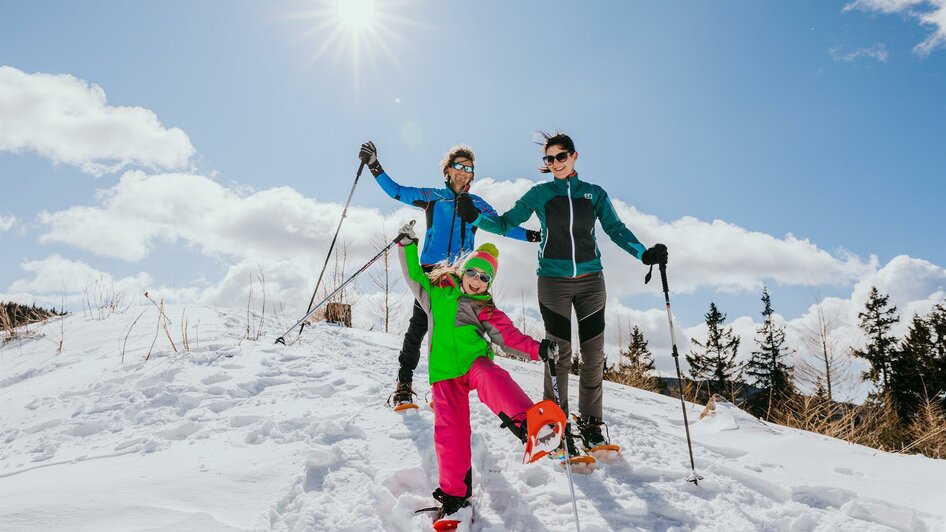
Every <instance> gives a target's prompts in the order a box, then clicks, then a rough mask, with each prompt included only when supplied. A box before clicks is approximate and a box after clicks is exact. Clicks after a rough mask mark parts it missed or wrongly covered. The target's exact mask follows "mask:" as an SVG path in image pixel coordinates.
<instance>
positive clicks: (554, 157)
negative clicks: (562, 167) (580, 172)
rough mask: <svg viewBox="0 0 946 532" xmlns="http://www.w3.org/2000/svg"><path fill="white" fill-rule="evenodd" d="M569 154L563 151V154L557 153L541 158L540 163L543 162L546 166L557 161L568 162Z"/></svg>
mask: <svg viewBox="0 0 946 532" xmlns="http://www.w3.org/2000/svg"><path fill="white" fill-rule="evenodd" d="M571 154H572V152H570V151H563V152H561V153H557V154H555V155H546V156H545V157H542V162H544V163H545V164H546V166H548V165H550V164H552V163H553V162H555V161H558V162H560V163H564V162H565V161H567V160H568V156H569V155H571Z"/></svg>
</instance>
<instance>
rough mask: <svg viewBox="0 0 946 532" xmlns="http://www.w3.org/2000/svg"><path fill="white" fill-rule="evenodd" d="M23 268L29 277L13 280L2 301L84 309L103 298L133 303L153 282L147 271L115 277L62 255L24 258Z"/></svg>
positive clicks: (21, 266) (2, 295) (2, 296)
mask: <svg viewBox="0 0 946 532" xmlns="http://www.w3.org/2000/svg"><path fill="white" fill-rule="evenodd" d="M20 268H21V269H22V270H23V271H24V272H26V273H27V274H28V276H29V277H28V278H26V279H20V280H17V281H14V282H13V283H12V284H11V285H10V287H9V293H6V294H0V300H3V301H16V302H20V303H24V304H30V303H33V302H35V303H37V304H39V305H42V306H50V307H57V308H58V307H60V306H62V305H63V304H64V305H65V307H66V308H82V307H85V306H86V304H87V303H88V302H89V301H90V300H92V301H94V300H101V299H103V298H120V299H122V300H123V301H125V302H126V303H131V302H132V301H137V295H139V294H142V293H144V290H145V289H146V288H147V287H148V285H150V284H151V283H152V279H151V276H150V275H149V274H147V273H144V272H142V273H139V274H138V275H136V276H134V277H124V278H121V279H116V278H114V277H113V276H112V274H110V273H107V272H104V271H101V270H98V269H96V268H93V267H92V266H89V265H88V264H86V263H84V262H80V261H74V260H70V259H66V258H63V257H61V256H60V255H50V256H48V257H46V258H45V259H42V260H35V261H24V262H23V263H21V264H20Z"/></svg>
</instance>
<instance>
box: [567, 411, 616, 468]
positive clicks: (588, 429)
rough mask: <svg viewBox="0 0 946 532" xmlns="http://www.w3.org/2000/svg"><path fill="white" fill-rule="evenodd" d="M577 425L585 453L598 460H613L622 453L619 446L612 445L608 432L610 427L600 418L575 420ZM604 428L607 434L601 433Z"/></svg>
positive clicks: (591, 417)
mask: <svg viewBox="0 0 946 532" xmlns="http://www.w3.org/2000/svg"><path fill="white" fill-rule="evenodd" d="M575 425H576V426H577V427H578V435H579V437H580V438H581V442H582V445H584V448H585V452H587V453H588V454H590V455H592V456H595V457H596V458H613V457H614V456H615V455H616V454H617V453H618V452H620V451H621V447H620V446H619V445H613V444H612V443H611V436H610V433H609V432H608V426H607V425H606V424H605V423H604V422H603V421H601V419H600V418H596V417H593V416H589V417H582V418H578V417H576V418H575ZM602 427H604V430H605V433H604V434H602V433H601V428H602Z"/></svg>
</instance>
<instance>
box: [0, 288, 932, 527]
mask: <svg viewBox="0 0 946 532" xmlns="http://www.w3.org/2000/svg"><path fill="white" fill-rule="evenodd" d="M184 310H185V309H184V308H182V307H171V308H169V309H168V310H167V312H168V317H169V318H170V321H171V325H170V326H169V332H170V334H171V336H172V337H173V338H174V341H175V343H176V346H177V348H178V350H182V345H181V344H182V340H183V338H182V336H183V334H182V333H181V323H182V322H183V319H182V314H183V312H184ZM142 311H144V314H143V315H142V316H141V317H140V319H139V320H138V322H137V323H136V324H135V325H134V327H131V326H132V322H134V320H135V319H136V318H137V317H138V315H139V314H140V313H141V312H142ZM186 316H187V318H186V319H187V323H188V329H189V334H188V336H189V343H190V351H189V352H179V353H174V352H173V351H172V349H171V346H170V343H169V342H168V339H167V336H166V333H165V331H164V330H163V329H162V330H160V331H158V334H157V341H156V343H155V345H154V348H153V349H154V353H153V354H152V356H151V360H148V361H144V360H143V359H144V357H145V355H146V354H147V353H148V351H149V349H151V345H152V342H154V341H155V336H156V324H157V313H156V309H155V308H154V307H152V308H150V309H146V308H144V307H142V308H140V309H130V310H129V311H128V312H126V313H124V314H119V315H112V316H111V317H109V318H107V319H105V320H92V319H90V318H87V317H83V316H82V315H72V316H69V317H67V318H66V319H65V322H64V324H62V326H60V324H59V323H58V322H52V323H49V324H46V325H42V326H31V330H32V331H33V332H37V333H39V334H38V335H35V336H32V337H28V338H25V339H18V340H14V341H11V342H7V343H5V344H3V346H2V348H0V371H2V372H0V442H2V446H0V529H2V530H4V531H6V530H10V531H30V530H57V531H77V530H89V531H95V532H104V531H112V530H115V531H152V530H174V531H182V530H194V531H222V530H245V529H248V530H281V531H290V530H291V531H323V530H352V531H365V530H428V529H430V518H429V516H428V515H426V514H422V515H418V516H415V515H414V514H413V512H414V510H416V509H418V508H421V507H424V506H429V505H431V504H433V500H432V499H431V497H430V493H431V492H432V491H433V490H434V489H435V488H436V487H437V484H436V479H437V463H436V457H435V454H434V450H433V416H434V413H433V411H431V410H430V409H429V408H423V409H421V410H420V411H414V412H410V413H407V414H397V413H394V412H392V411H390V410H389V409H388V408H387V407H386V406H385V404H384V403H385V399H386V398H387V396H388V394H389V392H390V391H391V388H392V381H393V379H394V375H395V367H396V364H397V352H398V349H399V347H400V341H401V339H400V337H398V336H394V335H387V334H382V333H372V332H365V331H361V330H352V329H343V328H338V327H334V326H329V325H317V326H314V327H312V328H309V329H308V330H307V331H306V333H305V335H304V336H303V340H302V343H301V344H300V345H293V346H289V347H284V346H280V345H274V344H273V340H274V338H275V337H276V336H278V334H279V333H281V332H282V331H281V330H280V328H281V327H280V326H279V325H278V324H276V323H272V322H268V323H267V324H266V325H265V327H264V329H265V332H266V335H264V336H263V337H261V338H260V339H259V340H258V341H248V340H245V339H244V340H242V341H241V338H242V337H243V335H244V332H245V329H246V312H245V310H242V311H241V310H236V309H234V310H220V309H211V308H195V307H188V308H187V309H186ZM129 328H131V332H130V334H128V331H129ZM126 334H127V335H128V336H127V343H126ZM43 335H45V336H43ZM60 339H62V341H63V352H62V353H60V354H57V353H56V343H58V341H59V340H60ZM123 346H124V351H125V352H124V357H125V361H124V363H122V361H121V356H122V350H123ZM658 356H660V355H659V354H658ZM499 363H500V364H501V365H502V366H503V367H505V368H507V369H509V371H510V372H511V373H512V374H513V376H514V377H515V378H516V379H517V380H518V381H519V382H520V383H521V384H522V385H523V387H524V388H525V390H526V391H527V392H528V393H529V394H530V396H531V397H533V398H536V399H538V398H539V397H540V382H541V371H542V366H541V365H539V364H537V363H527V362H520V361H516V360H508V359H500V360H499ZM425 375H426V366H425V363H424V362H423V361H422V362H421V367H420V368H419V369H418V383H419V384H420V385H419V386H417V388H419V389H420V391H422V392H423V391H426V390H427V389H428V386H427V385H426V384H425V382H426V379H425ZM576 389H577V386H576V385H573V386H572V391H573V393H574V391H575V390H576ZM605 401H606V405H605V414H606V421H608V422H609V423H610V432H611V436H612V438H613V440H614V441H615V442H616V443H620V444H621V445H623V446H624V453H623V455H622V456H621V458H620V459H618V460H617V461H614V462H610V463H604V464H602V465H601V467H600V468H599V469H598V470H597V471H594V472H593V473H592V474H590V475H580V476H576V482H575V484H576V485H575V490H576V494H577V496H578V508H579V513H580V518H581V525H582V530H585V531H611V530H668V529H670V530H799V531H801V530H857V531H865V530H891V529H893V530H946V461H942V460H931V459H927V458H923V457H917V456H899V455H893V454H888V453H883V452H878V451H875V450H873V449H868V448H865V447H860V446H856V445H851V444H848V443H845V442H842V441H838V440H834V439H831V438H827V437H823V436H820V435H816V434H811V433H805V432H801V431H796V430H792V429H786V428H782V427H778V426H773V425H767V424H765V423H762V422H759V421H757V420H755V419H754V418H752V417H751V416H748V415H747V414H744V413H742V412H741V411H738V410H735V409H721V410H720V411H719V412H718V413H717V414H716V415H715V416H712V417H707V418H705V419H704V420H701V421H696V419H697V417H698V413H699V412H700V411H701V410H702V407H698V406H696V405H694V406H693V407H692V409H691V410H690V414H691V415H690V421H691V423H692V427H691V430H692V434H693V440H694V453H695V455H696V463H697V468H698V469H699V470H700V471H701V472H702V473H703V474H704V475H705V477H706V478H705V480H704V481H702V482H701V483H700V485H699V486H694V485H692V484H689V483H687V482H685V481H684V480H683V479H684V478H685V477H686V476H687V474H688V472H689V461H688V458H687V451H686V443H685V439H684V431H683V426H682V415H681V411H680V403H679V401H678V400H674V399H671V398H668V397H663V396H659V395H655V394H651V393H648V392H642V391H638V390H635V389H632V388H626V387H623V386H619V385H615V384H613V383H605ZM473 404H474V407H473V424H474V436H473V448H474V449H473V462H474V482H475V485H474V497H475V498H474V501H475V507H476V512H477V521H476V523H474V525H473V529H474V530H495V531H500V530H528V531H533V530H573V529H574V522H573V517H572V509H571V504H570V498H569V495H568V485H567V480H566V476H565V474H564V472H563V471H562V470H561V468H560V466H558V465H557V464H555V463H553V462H552V461H551V460H541V461H539V462H537V463H534V464H529V465H522V464H521V463H520V461H521V457H522V446H521V445H520V444H518V443H517V442H516V441H514V439H513V438H512V436H511V435H510V434H509V433H508V432H507V431H506V430H505V429H501V428H499V422H498V420H497V419H496V418H495V417H494V416H493V415H492V414H491V413H490V412H489V411H488V410H487V409H486V408H485V407H484V406H482V405H481V404H479V403H478V402H477V401H475V400H474V401H473Z"/></svg>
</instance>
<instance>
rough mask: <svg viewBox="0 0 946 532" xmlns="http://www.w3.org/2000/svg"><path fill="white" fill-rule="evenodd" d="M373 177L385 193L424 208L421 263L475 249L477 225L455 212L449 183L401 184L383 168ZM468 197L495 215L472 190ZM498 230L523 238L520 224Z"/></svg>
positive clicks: (453, 194) (454, 202)
mask: <svg viewBox="0 0 946 532" xmlns="http://www.w3.org/2000/svg"><path fill="white" fill-rule="evenodd" d="M376 179H377V181H378V184H379V185H381V189H382V190H384V192H385V193H387V195H388V196H391V197H392V198H394V199H396V200H398V201H400V202H403V203H406V204H408V205H413V206H415V207H420V208H421V209H424V214H426V218H427V231H426V233H425V234H424V249H423V251H422V252H421V254H420V263H421V264H423V265H431V264H436V263H438V262H440V261H442V260H444V259H449V260H450V262H454V261H456V260H457V258H458V257H460V256H462V255H463V254H465V253H468V252H470V251H473V249H475V247H476V246H475V245H474V243H473V240H474V238H475V237H476V229H477V228H476V226H475V225H473V224H468V223H465V222H464V221H463V220H461V219H460V217H459V216H457V205H456V197H457V194H456V193H455V192H454V191H453V189H451V188H450V187H449V186H444V187H443V188H433V187H405V186H402V185H399V184H397V183H395V182H394V180H393V179H391V176H389V175H388V174H387V173H386V172H381V173H380V174H378V176H377V177H376ZM470 198H472V199H473V205H475V206H476V208H477V209H479V210H480V211H481V212H483V213H485V214H489V215H491V216H498V214H497V213H496V210H495V209H493V207H492V206H490V204H489V203H486V201H485V200H483V198H481V197H479V196H477V195H475V194H470ZM501 234H505V236H508V237H510V238H515V239H517V240H526V230H525V229H523V228H522V227H513V228H510V229H509V230H508V231H505V232H504V233H501Z"/></svg>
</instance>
